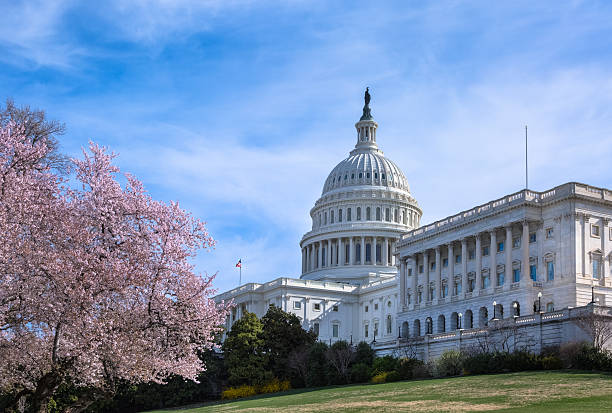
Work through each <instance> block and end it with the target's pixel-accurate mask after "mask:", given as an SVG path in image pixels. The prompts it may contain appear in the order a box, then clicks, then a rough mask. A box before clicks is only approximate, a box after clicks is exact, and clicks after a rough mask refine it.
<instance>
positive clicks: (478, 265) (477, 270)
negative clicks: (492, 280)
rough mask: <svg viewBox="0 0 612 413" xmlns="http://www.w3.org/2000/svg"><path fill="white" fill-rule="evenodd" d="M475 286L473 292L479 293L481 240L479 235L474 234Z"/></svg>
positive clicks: (480, 281) (480, 282)
mask: <svg viewBox="0 0 612 413" xmlns="http://www.w3.org/2000/svg"><path fill="white" fill-rule="evenodd" d="M474 282H475V283H476V286H475V287H474V291H475V292H476V291H479V290H480V288H481V286H482V239H481V237H480V234H476V279H475V280H474Z"/></svg>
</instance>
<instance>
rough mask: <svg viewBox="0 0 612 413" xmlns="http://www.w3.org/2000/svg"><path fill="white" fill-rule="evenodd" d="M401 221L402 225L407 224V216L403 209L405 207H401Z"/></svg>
mask: <svg viewBox="0 0 612 413" xmlns="http://www.w3.org/2000/svg"><path fill="white" fill-rule="evenodd" d="M402 223H403V224H404V225H407V224H408V218H407V216H406V210H405V209H403V210H402Z"/></svg>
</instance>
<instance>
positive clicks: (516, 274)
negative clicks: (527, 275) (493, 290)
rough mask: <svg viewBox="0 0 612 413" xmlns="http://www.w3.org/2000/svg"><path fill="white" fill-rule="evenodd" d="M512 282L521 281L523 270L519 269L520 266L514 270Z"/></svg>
mask: <svg viewBox="0 0 612 413" xmlns="http://www.w3.org/2000/svg"><path fill="white" fill-rule="evenodd" d="M512 277H513V279H512V282H515V283H517V282H520V281H521V270H519V269H518V268H517V269H515V270H514V271H512Z"/></svg>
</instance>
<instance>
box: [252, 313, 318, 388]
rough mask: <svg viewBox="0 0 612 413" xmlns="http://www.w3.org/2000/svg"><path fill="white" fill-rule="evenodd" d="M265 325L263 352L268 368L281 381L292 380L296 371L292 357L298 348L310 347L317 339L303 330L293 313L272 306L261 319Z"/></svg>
mask: <svg viewBox="0 0 612 413" xmlns="http://www.w3.org/2000/svg"><path fill="white" fill-rule="evenodd" d="M261 322H262V324H263V331H262V335H261V337H262V339H263V345H262V348H263V352H264V353H265V355H266V368H267V370H269V371H271V372H272V374H273V375H274V376H275V377H277V378H279V379H281V380H287V379H291V378H292V375H293V373H294V369H292V368H291V366H290V364H291V363H290V355H291V353H292V352H293V351H294V350H295V349H298V348H304V347H310V346H311V345H312V344H313V343H314V342H315V341H316V340H317V337H316V335H315V334H314V333H312V332H310V331H306V330H304V329H303V328H302V323H301V321H300V319H299V318H298V317H297V316H296V315H295V314H292V313H288V312H286V311H283V310H282V309H280V308H278V307H276V306H272V307H270V308H269V309H268V312H267V313H266V315H265V316H263V318H262V319H261Z"/></svg>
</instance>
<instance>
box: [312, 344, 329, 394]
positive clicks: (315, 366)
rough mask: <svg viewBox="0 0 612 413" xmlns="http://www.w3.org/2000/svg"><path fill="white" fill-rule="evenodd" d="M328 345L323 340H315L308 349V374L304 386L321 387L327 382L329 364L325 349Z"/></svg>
mask: <svg viewBox="0 0 612 413" xmlns="http://www.w3.org/2000/svg"><path fill="white" fill-rule="evenodd" d="M328 349H329V347H328V346H327V344H325V343H323V342H320V341H319V342H316V343H314V344H313V345H312V346H311V347H310V350H309V351H308V362H307V363H308V374H307V377H306V386H308V387H321V386H327V384H328V383H329V371H330V368H331V366H330V365H329V363H328V362H327V357H326V354H327V350H328Z"/></svg>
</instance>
